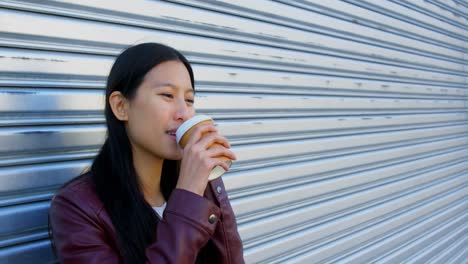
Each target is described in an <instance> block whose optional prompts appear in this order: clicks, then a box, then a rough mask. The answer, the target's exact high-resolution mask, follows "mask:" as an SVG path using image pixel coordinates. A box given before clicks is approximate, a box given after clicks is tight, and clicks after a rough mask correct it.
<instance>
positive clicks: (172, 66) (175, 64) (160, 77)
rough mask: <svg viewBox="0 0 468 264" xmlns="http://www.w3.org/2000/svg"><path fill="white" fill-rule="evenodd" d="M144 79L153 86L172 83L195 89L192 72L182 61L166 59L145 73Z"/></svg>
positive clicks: (180, 86)
mask: <svg viewBox="0 0 468 264" xmlns="http://www.w3.org/2000/svg"><path fill="white" fill-rule="evenodd" d="M143 81H144V82H145V83H147V84H148V85H150V86H152V87H158V86H162V85H167V84H170V85H171V86H174V87H179V88H183V89H189V88H190V89H191V90H193V87H192V82H191V79H190V74H189V72H188V70H187V68H186V67H185V65H184V64H183V63H182V62H180V61H166V62H163V63H160V64H158V65H156V66H155V67H153V68H152V69H151V70H150V71H149V72H148V73H147V74H146V75H145V78H144V80H143Z"/></svg>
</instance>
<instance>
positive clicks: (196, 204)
mask: <svg viewBox="0 0 468 264" xmlns="http://www.w3.org/2000/svg"><path fill="white" fill-rule="evenodd" d="M219 215H220V209H219V208H218V207H217V206H216V205H215V204H214V203H212V202H211V201H208V200H207V199H205V198H203V197H201V196H198V195H196V194H194V193H191V192H189V191H185V190H181V189H175V190H174V191H173V193H172V195H171V197H170V199H169V200H168V202H167V207H166V210H165V212H164V218H163V219H162V220H161V221H159V223H158V227H157V230H156V232H157V233H156V240H155V242H154V243H153V244H151V245H150V246H148V247H147V249H146V255H147V259H148V261H149V263H182V264H183V263H194V262H195V259H196V257H197V253H198V251H199V250H200V249H201V248H202V247H203V246H204V245H205V244H206V243H207V242H208V240H209V239H210V237H211V236H212V235H213V234H214V232H215V228H216V225H217V219H218V218H219ZM210 216H211V217H210ZM50 220H51V222H50V223H51V227H52V234H53V238H54V243H55V247H56V249H57V255H58V257H59V260H60V263H121V262H122V258H121V255H120V253H119V252H118V249H117V247H116V245H111V242H110V241H112V238H110V237H109V235H110V234H109V232H106V231H105V229H108V228H109V227H105V226H103V225H105V224H104V222H103V221H102V219H99V216H98V212H96V211H93V210H91V209H90V208H87V207H86V206H85V205H82V204H78V203H77V202H76V201H75V199H67V197H64V196H57V197H55V198H54V199H53V201H52V204H51V208H50ZM113 242H114V241H113Z"/></svg>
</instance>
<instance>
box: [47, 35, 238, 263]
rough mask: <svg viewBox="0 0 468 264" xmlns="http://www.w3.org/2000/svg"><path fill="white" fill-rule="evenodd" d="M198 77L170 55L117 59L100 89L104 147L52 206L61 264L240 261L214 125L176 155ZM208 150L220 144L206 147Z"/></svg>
mask: <svg viewBox="0 0 468 264" xmlns="http://www.w3.org/2000/svg"><path fill="white" fill-rule="evenodd" d="M194 93H195V91H194V77H193V72H192V68H191V66H190V64H189V62H188V61H187V59H186V58H185V57H184V56H183V55H182V54H180V53H179V52H178V51H176V50H174V49H173V48H170V47H167V46H164V45H161V44H156V43H144V44H139V45H136V46H133V47H131V48H128V49H127V50H125V51H124V52H123V53H122V54H121V55H120V56H119V57H118V58H117V60H116V61H115V63H114V65H113V67H112V69H111V72H110V75H109V78H108V81H107V87H106V103H105V116H106V124H107V133H108V134H107V139H106V140H105V143H104V145H103V146H102V148H101V150H100V152H99V153H98V155H97V156H96V158H95V159H94V161H93V164H92V166H91V168H90V170H89V171H88V172H86V173H85V174H83V175H81V176H80V177H77V178H76V179H74V180H72V181H71V182H70V183H68V184H66V185H65V186H64V187H63V188H62V189H60V190H59V192H58V193H57V194H56V195H55V196H54V198H53V199H52V203H51V207H50V211H49V214H50V215H49V218H50V227H51V234H52V239H53V244H54V247H55V250H56V252H57V255H58V258H59V260H60V262H61V263H122V262H124V263H243V262H244V260H243V252H242V243H241V240H240V237H239V234H238V231H237V224H236V220H235V217H234V213H233V211H232V208H231V205H230V203H229V200H228V197H227V193H226V191H225V189H224V185H223V182H222V179H221V178H218V179H216V180H213V181H210V182H208V175H209V172H210V171H211V169H212V168H214V167H215V166H217V165H219V166H222V167H224V168H225V169H226V170H228V169H229V168H228V167H227V165H226V164H225V162H223V160H222V159H221V158H219V157H220V156H226V157H229V158H231V159H233V160H235V159H236V157H235V154H234V153H233V152H232V151H230V150H229V148H230V145H229V143H228V141H227V139H226V138H225V137H222V136H220V135H219V134H218V132H217V129H216V127H215V126H213V125H212V124H206V125H200V126H198V127H197V128H196V129H195V130H194V132H193V133H192V136H191V138H190V140H189V142H188V143H187V145H186V147H185V148H184V149H183V150H182V149H181V148H180V147H179V146H178V145H177V143H176V141H175V136H174V133H175V131H176V130H177V128H178V127H179V126H180V125H181V124H182V123H183V122H184V121H186V120H187V119H189V118H191V117H192V116H194V115H195V109H194V106H193V103H194V101H193V100H194ZM213 143H219V144H221V145H222V146H219V147H213V148H209V149H208V147H209V146H210V145H212V144H213Z"/></svg>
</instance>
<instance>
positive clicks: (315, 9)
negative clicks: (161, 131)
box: [0, 0, 468, 263]
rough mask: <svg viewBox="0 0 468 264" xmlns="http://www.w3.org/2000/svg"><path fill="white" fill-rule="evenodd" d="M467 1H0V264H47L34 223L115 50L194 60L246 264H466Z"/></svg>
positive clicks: (85, 127)
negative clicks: (176, 53)
mask: <svg viewBox="0 0 468 264" xmlns="http://www.w3.org/2000/svg"><path fill="white" fill-rule="evenodd" d="M467 11H468V3H466V2H465V1H461V0H445V1H443V0H430V1H423V0H411V1H408V0H399V1H393V0H390V1H368V0H343V1H312V0H297V1H296V0H295V1H291V0H277V1H266V0H256V1H247V0H239V1H227V0H220V1H211V0H205V1H194V0H172V1H132V3H131V4H129V3H128V1H123V0H122V1H121V0H117V1H112V4H109V3H108V2H106V1H92V0H56V1H53V0H51V1H33V0H24V1H14V0H3V1H0V263H49V262H53V261H54V255H53V253H52V251H51V246H50V241H49V240H48V234H47V210H48V206H49V201H50V198H51V197H52V195H53V194H54V192H55V191H56V190H57V188H58V187H59V186H60V185H61V184H63V183H64V182H66V181H68V180H70V179H72V178H73V177H75V176H76V175H78V174H80V173H81V172H82V171H83V170H85V169H86V168H87V167H88V166H89V165H90V161H91V160H92V158H93V157H94V155H95V154H96V151H97V150H98V149H99V147H100V146H101V144H102V142H103V140H104V138H105V133H106V131H105V125H104V118H103V115H102V110H103V109H102V108H103V100H104V93H103V88H104V86H105V81H106V77H107V75H108V73H109V70H110V67H111V65H112V63H113V61H114V59H115V56H116V55H117V54H119V53H120V52H121V51H122V50H123V49H124V48H125V47H127V46H129V45H132V44H136V43H140V42H147V41H156V42H161V43H165V44H168V45H171V46H173V47H175V48H177V49H179V50H180V51H181V52H182V53H184V54H185V55H186V56H187V58H188V59H189V60H190V61H191V62H192V64H193V69H194V72H195V79H196V89H197V96H196V99H195V100H196V103H195V106H196V108H197V111H198V112H199V113H204V114H208V115H211V116H213V117H214V118H215V120H216V121H217V124H218V127H219V129H220V132H221V133H222V134H223V135H226V136H227V137H228V138H229V140H230V142H231V143H232V145H233V150H234V152H236V154H237V156H238V160H237V161H235V162H234V163H233V166H232V169H231V171H230V172H228V173H227V174H225V175H224V176H223V178H224V181H225V184H226V188H227V190H228V192H229V195H230V198H231V201H232V206H233V208H234V210H235V212H236V215H237V219H238V223H239V232H240V234H241V237H242V239H243V242H244V250H245V260H246V262H247V263H370V262H372V263H400V262H405V263H466V259H467V258H468V247H467V245H468V242H467V241H468V240H467V234H468V225H467V224H466V223H467V220H468V206H467V204H468V203H467V202H468V85H467V76H468V72H467V65H468V62H467V60H466V59H467V50H468V49H467V45H466V43H467V36H468V22H467V20H468V16H467Z"/></svg>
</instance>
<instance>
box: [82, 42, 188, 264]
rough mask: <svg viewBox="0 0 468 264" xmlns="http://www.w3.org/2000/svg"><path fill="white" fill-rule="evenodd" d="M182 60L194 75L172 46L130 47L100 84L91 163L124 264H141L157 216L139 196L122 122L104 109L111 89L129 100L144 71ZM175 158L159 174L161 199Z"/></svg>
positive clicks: (174, 173)
mask: <svg viewBox="0 0 468 264" xmlns="http://www.w3.org/2000/svg"><path fill="white" fill-rule="evenodd" d="M173 60H175V61H180V62H182V63H183V64H184V65H185V67H186V68H187V71H188V72H189V74H190V80H191V82H192V87H193V88H194V89H195V86H194V77H193V71H192V68H191V66H190V64H189V62H188V61H187V59H186V58H185V57H184V56H183V55H182V54H181V53H180V52H178V51H177V50H175V49H173V48H171V47H168V46H165V45H162V44H157V43H143V44H139V45H136V46H132V47H130V48H128V49H126V50H125V51H124V52H123V53H121V54H120V55H119V56H118V57H117V59H116V61H115V63H114V65H113V66H112V69H111V71H110V74H109V77H108V80H107V86H106V102H105V110H104V112H105V117H106V124H107V138H106V140H105V143H104V144H103V146H102V148H101V150H100V151H99V153H98V154H97V156H96V157H95V159H94V161H93V163H92V165H91V169H90V171H91V175H92V179H93V182H94V184H95V187H96V191H97V194H98V195H99V197H100V199H101V200H102V202H103V203H104V207H105V209H106V211H107V213H108V214H109V216H110V218H111V220H112V223H113V225H114V227H115V230H116V232H117V240H118V241H117V242H118V244H119V246H120V250H121V252H122V255H123V257H124V260H125V262H126V263H145V262H146V254H145V249H146V247H147V246H148V245H149V244H151V243H152V242H154V240H155V237H156V226H157V223H158V221H159V220H158V218H157V216H156V214H155V212H154V210H153V209H152V208H151V206H150V205H149V203H147V202H146V200H145V199H144V196H143V193H142V190H141V189H140V185H139V182H138V178H137V173H136V170H135V167H134V164H133V157H132V151H131V145H130V141H129V138H128V135H127V132H126V130H125V126H124V123H123V122H122V121H120V120H118V119H117V118H116V117H115V116H114V114H113V112H112V109H111V107H110V104H109V97H110V95H111V93H112V92H114V91H120V92H121V93H122V95H123V96H125V97H126V98H127V99H129V100H131V99H132V98H134V96H135V95H136V91H137V89H138V87H139V86H140V84H141V83H142V81H143V79H144V77H145V75H146V73H147V72H148V71H150V70H151V69H152V68H153V67H155V66H157V65H158V64H160V63H162V62H166V61H173ZM179 165H180V162H179V161H175V160H165V161H164V163H163V168H162V174H161V191H162V194H163V196H164V198H165V199H166V201H167V200H168V199H169V196H170V194H171V192H172V190H173V189H174V188H175V186H176V183H177V179H178V175H179Z"/></svg>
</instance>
